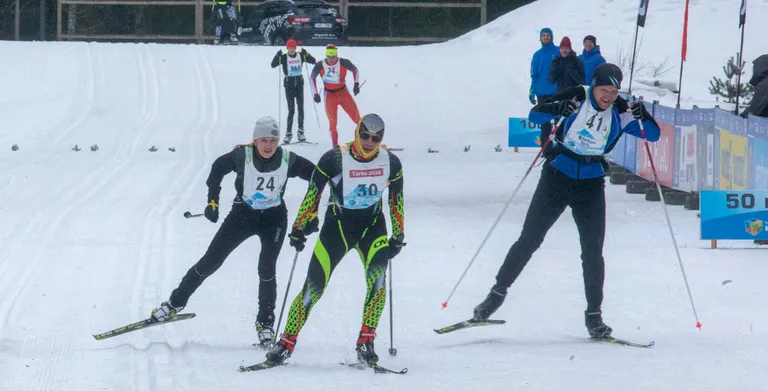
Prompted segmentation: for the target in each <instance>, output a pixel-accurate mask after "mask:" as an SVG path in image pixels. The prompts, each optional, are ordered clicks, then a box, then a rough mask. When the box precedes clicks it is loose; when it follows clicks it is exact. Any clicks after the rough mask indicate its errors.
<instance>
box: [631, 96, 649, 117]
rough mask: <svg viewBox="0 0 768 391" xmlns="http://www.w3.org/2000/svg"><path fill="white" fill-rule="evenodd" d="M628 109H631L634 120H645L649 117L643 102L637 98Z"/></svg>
mask: <svg viewBox="0 0 768 391" xmlns="http://www.w3.org/2000/svg"><path fill="white" fill-rule="evenodd" d="M629 110H630V111H632V116H633V117H635V119H636V120H640V121H645V120H647V119H650V118H651V114H650V113H648V111H647V110H646V109H645V105H644V104H643V102H641V101H639V100H637V101H635V102H634V103H632V105H631V106H629Z"/></svg>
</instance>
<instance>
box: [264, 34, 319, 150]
mask: <svg viewBox="0 0 768 391" xmlns="http://www.w3.org/2000/svg"><path fill="white" fill-rule="evenodd" d="M285 46H286V48H287V49H288V52H287V53H283V50H282V49H281V50H278V51H277V54H275V58H273V59H272V68H277V67H278V66H280V65H282V68H283V75H285V76H284V77H283V87H285V99H286V100H288V122H287V129H286V133H285V139H284V140H283V143H284V144H288V143H290V142H291V139H292V138H293V113H294V107H295V106H298V108H299V129H298V131H297V133H298V136H299V142H304V141H306V140H307V139H306V137H305V136H304V76H302V74H301V69H302V68H303V67H304V63H309V64H315V63H317V60H315V58H314V57H312V55H311V54H309V53H307V50H306V49H304V48H302V49H301V51H300V52H299V53H296V41H294V40H293V39H289V40H288V43H287V44H286V45H285ZM294 100H295V101H296V103H295V104H294Z"/></svg>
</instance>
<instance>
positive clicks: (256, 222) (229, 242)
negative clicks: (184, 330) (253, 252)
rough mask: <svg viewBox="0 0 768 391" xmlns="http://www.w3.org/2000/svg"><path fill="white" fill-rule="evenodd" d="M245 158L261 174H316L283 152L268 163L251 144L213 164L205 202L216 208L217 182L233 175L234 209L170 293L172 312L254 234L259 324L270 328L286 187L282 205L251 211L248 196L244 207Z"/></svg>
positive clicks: (306, 162) (302, 160)
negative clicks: (257, 245)
mask: <svg viewBox="0 0 768 391" xmlns="http://www.w3.org/2000/svg"><path fill="white" fill-rule="evenodd" d="M248 149H252V152H249V151H247V150H248ZM285 153H287V154H289V155H288V156H287V157H284V156H283V154H285ZM251 154H252V155H251ZM249 155H251V156H253V165H254V167H255V168H256V170H257V171H258V172H259V173H265V174H269V173H273V172H275V171H277V170H278V169H279V168H280V166H281V165H282V164H288V170H287V176H288V178H293V177H297V176H298V177H300V178H301V179H304V180H306V181H309V180H310V178H311V176H312V172H313V171H314V169H315V165H314V164H313V163H312V162H310V161H309V160H307V159H305V158H303V157H301V156H299V155H297V154H295V153H293V152H290V151H288V150H286V149H283V148H282V147H278V148H277V151H275V154H274V155H272V157H271V158H269V159H263V158H262V157H261V156H260V155H259V153H258V150H257V149H256V147H254V146H251V145H246V146H238V147H236V148H235V149H234V150H232V151H231V152H228V153H226V154H224V155H222V156H221V157H219V158H218V159H216V161H215V162H214V163H213V166H212V167H211V173H210V175H209V176H208V180H207V182H206V184H207V185H208V199H209V200H213V201H215V202H216V203H217V204H218V200H219V193H220V192H221V181H222V179H223V178H224V176H225V175H227V174H229V173H230V172H233V171H234V172H235V173H237V178H236V179H235V189H236V191H237V196H236V197H235V200H234V202H233V204H232V209H231V210H230V212H229V214H228V215H227V217H226V218H225V219H224V222H223V223H222V224H221V227H220V228H219V231H218V232H216V235H215V236H214V237H213V240H212V241H211V244H210V245H209V246H208V251H206V252H205V255H203V257H202V258H201V259H200V260H199V261H198V262H197V263H196V264H195V265H194V266H192V267H191V268H190V269H189V271H187V274H186V275H185V276H184V278H183V279H182V280H181V283H180V284H179V286H178V288H176V289H174V291H173V293H172V294H171V298H170V304H171V305H172V306H174V307H176V308H179V307H184V306H186V305H187V301H188V300H189V298H190V296H192V294H193V293H194V292H195V290H197V288H199V287H200V285H202V283H203V281H205V279H206V278H208V277H210V276H211V275H212V274H213V273H214V272H216V270H218V268H219V267H220V266H221V264H222V263H224V260H225V259H226V258H227V256H229V254H230V253H231V252H232V251H233V250H234V249H235V248H237V247H238V246H239V245H240V244H241V243H243V242H244V241H245V240H246V239H248V238H250V237H251V236H254V235H257V236H259V239H261V253H260V254H259V280H260V283H259V314H258V316H257V320H258V321H259V322H261V323H264V324H266V325H272V323H273V322H274V317H275V316H274V309H275V300H276V298H277V281H276V278H275V275H276V273H275V264H276V263H277V257H278V255H279V254H280V249H281V248H282V245H283V240H284V239H285V231H286V226H287V218H288V210H287V209H286V206H285V202H284V201H283V199H282V198H283V197H282V196H283V194H284V192H285V186H283V187H282V188H280V189H279V190H280V204H279V205H278V206H274V207H270V208H266V209H254V208H252V207H251V206H250V205H248V200H249V198H248V196H247V195H246V198H245V199H246V202H244V201H243V183H244V174H245V162H246V160H247V159H246V157H247V156H249ZM255 179H258V178H255ZM260 182H261V183H262V184H263V185H264V186H266V187H268V186H270V184H269V182H266V184H264V180H263V179H262V181H260ZM286 182H287V179H286ZM256 183H259V181H258V180H257V181H256ZM271 184H272V186H278V185H279V184H275V183H274V182H272V183H271ZM215 220H218V211H216V218H215V219H214V221H215Z"/></svg>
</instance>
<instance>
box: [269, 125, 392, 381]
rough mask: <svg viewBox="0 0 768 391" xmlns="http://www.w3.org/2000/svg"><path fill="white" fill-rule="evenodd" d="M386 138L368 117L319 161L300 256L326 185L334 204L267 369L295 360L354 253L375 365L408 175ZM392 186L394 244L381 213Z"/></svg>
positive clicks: (293, 238)
mask: <svg viewBox="0 0 768 391" xmlns="http://www.w3.org/2000/svg"><path fill="white" fill-rule="evenodd" d="M383 137H384V121H383V120H382V119H381V117H379V116H378V115H376V114H367V115H366V116H364V117H363V118H362V119H361V121H360V122H359V123H358V126H357V129H356V130H355V141H354V142H351V143H346V144H343V145H339V146H336V147H334V148H333V149H331V150H330V151H328V152H326V153H325V154H324V155H323V156H322V157H321V158H320V160H319V161H318V163H317V168H315V172H314V173H313V174H312V181H311V182H310V184H309V190H308V191H307V195H306V196H305V197H304V202H302V204H301V207H300V209H299V213H298V216H297V217H296V221H295V223H294V224H293V230H292V231H291V235H290V243H291V246H293V247H295V248H296V250H297V251H301V250H303V249H304V243H305V242H306V240H307V239H306V235H308V234H310V233H312V230H311V229H308V228H307V227H308V226H311V225H312V224H313V222H314V221H316V219H317V218H316V214H317V209H318V205H319V202H320V197H321V195H322V192H323V189H324V188H325V185H326V183H328V182H330V185H331V196H330V205H329V206H328V208H327V210H326V213H325V221H324V223H323V227H322V229H320V234H319V238H318V240H317V243H316V244H315V249H314V252H313V254H312V259H310V261H309V270H308V271H307V280H306V282H305V283H304V287H303V288H302V290H301V292H300V293H299V294H298V295H297V296H296V299H295V300H294V301H293V304H292V305H291V311H290V314H289V315H288V321H287V322H286V324H285V329H284V332H283V333H282V335H281V338H280V341H279V342H278V343H277V344H276V345H275V346H274V348H273V349H272V350H271V351H269V352H268V353H267V363H268V364H269V365H270V366H274V365H279V364H282V363H283V362H284V361H285V360H286V359H287V358H288V357H290V356H291V354H292V353H293V349H294V347H295V345H296V338H297V336H298V334H299V331H301V328H302V327H303V326H304V324H305V323H306V321H307V318H308V317H309V313H310V311H311V310H312V307H313V306H314V305H315V304H316V303H317V302H318V300H320V297H321V296H322V295H323V292H324V291H325V289H326V287H327V286H328V280H329V279H330V277H331V273H333V270H334V269H335V268H336V266H337V265H338V264H339V262H340V261H341V259H342V258H343V257H344V256H345V255H346V254H347V252H349V251H350V250H352V249H355V250H357V252H358V254H359V255H360V259H361V260H362V261H363V267H364V269H365V281H366V284H367V293H366V298H365V302H364V305H363V321H362V326H361V328H360V334H359V338H358V339H357V349H356V350H357V357H358V360H359V361H360V362H362V363H365V364H367V365H372V364H376V363H377V361H378V356H377V355H376V352H375V351H374V349H373V339H374V337H375V333H376V327H377V325H378V323H379V318H381V313H382V311H383V310H384V303H385V302H386V289H385V274H386V270H387V265H388V262H389V261H390V259H391V258H394V257H395V256H396V255H397V254H398V253H399V252H400V249H401V248H402V246H403V244H404V243H403V239H404V231H403V227H404V220H403V169H402V165H401V163H400V159H398V158H397V156H395V155H393V154H392V153H390V152H389V151H387V150H386V149H384V148H383V147H381V146H380V144H381V141H382V138H383ZM387 187H389V197H388V199H387V203H388V204H389V213H390V217H391V220H392V235H391V236H390V237H389V238H388V237H387V223H386V220H385V218H384V213H383V207H382V197H383V194H384V189H385V188H387Z"/></svg>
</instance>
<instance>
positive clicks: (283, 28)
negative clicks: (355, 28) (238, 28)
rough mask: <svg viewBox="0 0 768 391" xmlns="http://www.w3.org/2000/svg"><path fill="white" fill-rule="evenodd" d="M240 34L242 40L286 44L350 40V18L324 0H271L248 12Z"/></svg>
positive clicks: (340, 43)
mask: <svg viewBox="0 0 768 391" xmlns="http://www.w3.org/2000/svg"><path fill="white" fill-rule="evenodd" d="M247 15H248V16H247V18H246V21H245V22H244V23H243V24H242V32H241V33H240V37H239V38H238V39H239V40H240V42H242V43H255V44H263V45H267V46H284V45H285V43H286V42H287V41H288V40H289V39H295V40H296V43H297V44H299V45H317V46H325V45H327V44H331V43H332V44H334V45H346V44H347V20H346V19H345V18H343V17H342V16H341V15H339V12H338V11H337V10H336V9H335V8H333V7H332V6H331V5H330V4H328V3H327V2H325V1H323V0H296V1H292V0H268V1H266V2H264V3H262V4H259V5H258V6H256V7H253V9H252V10H251V11H250V12H249V13H248V14H247Z"/></svg>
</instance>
